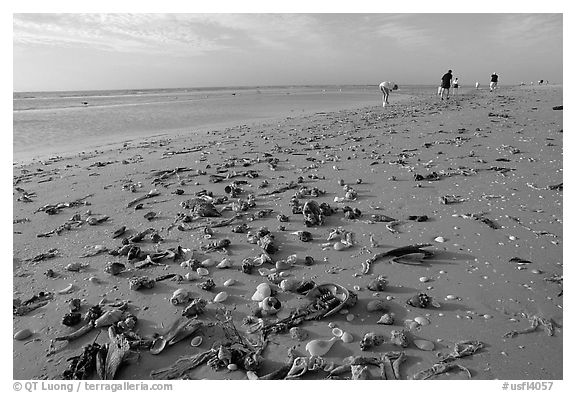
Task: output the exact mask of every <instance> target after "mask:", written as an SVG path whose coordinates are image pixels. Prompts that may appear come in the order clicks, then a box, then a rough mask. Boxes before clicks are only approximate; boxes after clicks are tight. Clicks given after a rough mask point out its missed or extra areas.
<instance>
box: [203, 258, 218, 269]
mask: <svg viewBox="0 0 576 393" xmlns="http://www.w3.org/2000/svg"><path fill="white" fill-rule="evenodd" d="M215 263H216V262H215V261H214V260H213V259H211V258H208V259H205V260H203V261H202V262H200V264H201V265H202V266H204V267H210V266H214V264H215Z"/></svg>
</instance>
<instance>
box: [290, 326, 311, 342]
mask: <svg viewBox="0 0 576 393" xmlns="http://www.w3.org/2000/svg"><path fill="white" fill-rule="evenodd" d="M290 337H292V338H293V339H294V340H298V341H304V340H306V339H307V338H308V332H307V331H306V330H304V329H302V328H300V327H298V326H295V327H293V328H291V329H290Z"/></svg>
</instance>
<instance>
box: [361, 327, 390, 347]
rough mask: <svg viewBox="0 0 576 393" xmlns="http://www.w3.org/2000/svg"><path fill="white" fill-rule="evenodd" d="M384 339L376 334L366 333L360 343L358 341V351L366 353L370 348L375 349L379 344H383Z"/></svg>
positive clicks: (381, 335)
mask: <svg viewBox="0 0 576 393" xmlns="http://www.w3.org/2000/svg"><path fill="white" fill-rule="evenodd" d="M385 341H386V338H385V336H384V335H383V334H378V333H376V332H368V333H366V334H365V335H364V337H362V341H360V350H362V351H367V350H368V349H370V348H372V347H377V346H379V345H380V344H382V343H384V342H385Z"/></svg>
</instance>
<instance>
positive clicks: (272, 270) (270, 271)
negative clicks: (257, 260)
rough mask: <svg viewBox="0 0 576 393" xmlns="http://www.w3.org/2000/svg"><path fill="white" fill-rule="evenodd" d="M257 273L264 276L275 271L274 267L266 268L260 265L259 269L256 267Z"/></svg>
mask: <svg viewBox="0 0 576 393" xmlns="http://www.w3.org/2000/svg"><path fill="white" fill-rule="evenodd" d="M258 273H259V274H260V275H261V276H262V277H266V276H269V275H271V274H272V273H276V269H267V268H265V267H261V268H260V269H258Z"/></svg>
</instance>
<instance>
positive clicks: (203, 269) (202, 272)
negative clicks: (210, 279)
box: [196, 267, 210, 276]
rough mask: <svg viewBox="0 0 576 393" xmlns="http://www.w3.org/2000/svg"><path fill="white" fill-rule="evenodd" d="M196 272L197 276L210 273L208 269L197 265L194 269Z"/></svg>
mask: <svg viewBox="0 0 576 393" xmlns="http://www.w3.org/2000/svg"><path fill="white" fill-rule="evenodd" d="M196 273H198V275H199V276H207V275H209V274H210V272H209V271H208V269H205V268H203V267H199V268H198V269H196Z"/></svg>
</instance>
